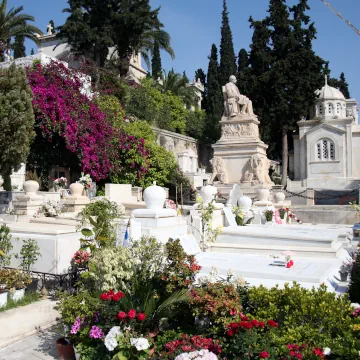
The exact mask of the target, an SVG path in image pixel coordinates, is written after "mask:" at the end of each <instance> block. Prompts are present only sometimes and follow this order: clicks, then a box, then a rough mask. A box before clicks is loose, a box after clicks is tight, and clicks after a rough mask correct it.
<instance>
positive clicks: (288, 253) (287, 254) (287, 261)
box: [281, 250, 295, 269]
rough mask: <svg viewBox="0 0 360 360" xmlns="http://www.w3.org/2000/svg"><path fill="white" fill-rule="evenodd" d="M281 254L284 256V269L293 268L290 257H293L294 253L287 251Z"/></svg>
mask: <svg viewBox="0 0 360 360" xmlns="http://www.w3.org/2000/svg"><path fill="white" fill-rule="evenodd" d="M281 254H282V255H284V256H285V262H286V268H287V269H290V268H291V267H293V266H294V261H293V260H291V256H292V255H295V253H294V252H292V251H290V250H287V251H284V252H282V253H281Z"/></svg>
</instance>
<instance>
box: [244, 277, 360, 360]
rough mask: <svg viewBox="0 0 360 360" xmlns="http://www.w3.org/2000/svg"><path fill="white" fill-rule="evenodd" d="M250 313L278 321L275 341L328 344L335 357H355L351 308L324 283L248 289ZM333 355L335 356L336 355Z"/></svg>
mask: <svg viewBox="0 0 360 360" xmlns="http://www.w3.org/2000/svg"><path fill="white" fill-rule="evenodd" d="M249 303H250V308H249V312H250V313H251V314H252V315H253V316H255V317H256V318H257V319H258V320H267V319H274V320H275V321H277V322H278V323H279V328H278V332H276V333H274V340H275V342H276V343H278V344H293V343H297V344H299V343H313V344H316V346H319V347H321V348H324V347H329V348H330V349H331V351H332V353H333V354H336V356H338V357H341V356H344V358H347V359H351V358H354V357H355V356H358V351H359V348H360V347H359V344H358V343H357V341H356V339H355V338H354V336H353V335H352V332H353V330H352V328H351V326H352V323H353V319H352V318H351V314H352V311H353V309H352V307H351V306H350V301H349V300H348V299H347V297H346V296H338V295H336V294H335V293H331V292H328V291H327V289H326V286H325V285H320V287H319V288H318V289H315V288H313V289H312V290H307V289H305V288H302V287H301V286H300V285H299V284H297V283H294V284H293V285H292V286H290V285H289V284H286V285H285V287H284V289H279V288H278V287H275V288H272V289H266V288H265V287H263V286H260V287H253V288H250V289H249ZM335 358H336V357H335Z"/></svg>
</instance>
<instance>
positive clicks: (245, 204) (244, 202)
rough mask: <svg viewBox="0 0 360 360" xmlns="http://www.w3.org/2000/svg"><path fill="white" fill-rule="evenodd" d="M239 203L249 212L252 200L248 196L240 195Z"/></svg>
mask: <svg viewBox="0 0 360 360" xmlns="http://www.w3.org/2000/svg"><path fill="white" fill-rule="evenodd" d="M238 204H239V206H240V207H241V208H242V209H243V210H244V212H247V211H249V210H250V208H251V205H252V200H251V199H250V198H249V197H248V196H245V195H243V196H240V197H239V200H238Z"/></svg>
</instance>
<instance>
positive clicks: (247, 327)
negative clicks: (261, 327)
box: [242, 321, 253, 329]
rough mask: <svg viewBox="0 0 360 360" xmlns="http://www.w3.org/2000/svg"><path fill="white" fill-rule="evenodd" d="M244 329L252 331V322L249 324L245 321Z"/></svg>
mask: <svg viewBox="0 0 360 360" xmlns="http://www.w3.org/2000/svg"><path fill="white" fill-rule="evenodd" d="M242 327H243V328H244V329H252V328H253V326H252V323H251V322H247V321H244V324H243V326H242Z"/></svg>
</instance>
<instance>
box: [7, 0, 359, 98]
mask: <svg viewBox="0 0 360 360" xmlns="http://www.w3.org/2000/svg"><path fill="white" fill-rule="evenodd" d="M327 1H328V2H329V3H330V4H331V5H332V6H333V7H334V8H335V9H336V10H338V11H339V12H340V13H341V14H342V15H343V16H344V17H346V18H347V19H348V20H349V21H350V22H351V23H353V24H354V25H355V26H356V27H357V28H360V17H359V15H358V14H360V0H327ZM296 2H297V1H296V0H288V4H289V5H291V4H294V3H296ZM151 3H152V5H153V6H154V7H158V6H161V11H160V19H161V21H162V22H163V23H164V24H165V28H166V30H167V31H168V32H169V33H170V35H171V37H172V46H173V48H174V50H175V54H176V58H175V60H174V61H172V60H171V58H170V57H169V56H168V55H166V54H163V56H162V61H163V66H164V67H165V68H166V69H171V68H172V67H174V69H175V71H177V72H183V71H184V70H185V71H186V73H187V75H188V77H189V78H190V79H191V78H193V77H194V71H195V70H196V69H198V68H200V67H201V68H203V69H204V71H205V72H206V71H207V66H208V59H207V57H208V55H209V52H210V48H211V44H212V43H215V44H216V45H217V46H218V45H219V42H220V26H221V11H222V0H151ZM309 4H310V6H311V10H310V11H309V15H310V16H311V19H312V21H314V22H315V26H316V28H317V31H318V35H317V40H316V41H315V43H314V48H315V50H316V52H317V53H318V55H320V56H321V57H323V58H324V59H325V60H327V61H330V68H331V70H332V76H336V77H338V76H339V75H340V73H341V72H342V71H343V72H344V73H345V76H346V79H347V81H348V83H349V85H350V93H351V95H352V97H355V98H357V99H358V100H359V101H360V81H359V71H358V68H359V65H358V64H359V60H358V56H359V53H360V36H359V35H357V34H356V33H355V32H354V31H353V30H352V29H351V28H350V27H349V26H348V25H346V24H345V22H343V21H342V20H341V19H340V18H338V17H337V16H336V15H335V14H334V13H332V12H331V11H330V10H329V9H328V8H327V7H326V6H325V5H324V4H323V3H322V2H321V0H309ZM19 5H23V6H24V9H25V11H26V12H27V13H29V14H31V15H33V16H35V18H36V25H37V26H38V27H40V28H41V29H42V30H43V31H44V32H45V31H46V25H47V24H48V22H49V20H51V19H53V20H54V21H55V25H56V26H57V25H61V24H63V23H64V21H65V19H66V14H64V13H62V9H63V8H65V7H66V5H67V2H66V0H8V7H12V6H19ZM267 8H268V0H228V9H229V12H230V25H231V28H232V32H233V38H234V47H235V51H236V52H238V51H239V50H240V49H241V48H243V47H244V48H246V49H248V48H249V44H250V42H251V36H252V31H251V29H250V28H249V24H248V19H249V16H250V15H252V16H253V18H254V19H262V18H263V17H264V16H265V15H266V10H267ZM26 45H27V51H28V52H30V50H31V48H32V47H34V48H36V46H35V45H34V44H31V43H30V42H28V43H27V44H26Z"/></svg>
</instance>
